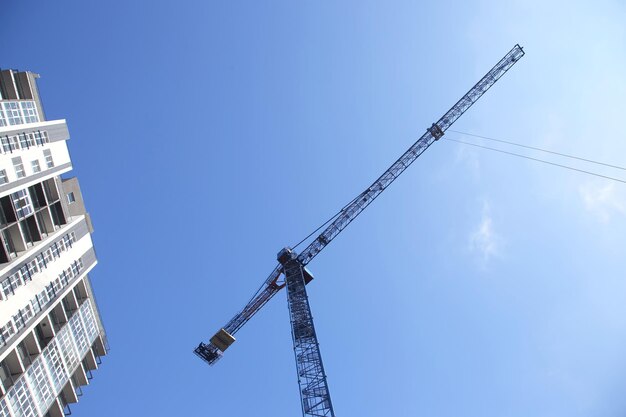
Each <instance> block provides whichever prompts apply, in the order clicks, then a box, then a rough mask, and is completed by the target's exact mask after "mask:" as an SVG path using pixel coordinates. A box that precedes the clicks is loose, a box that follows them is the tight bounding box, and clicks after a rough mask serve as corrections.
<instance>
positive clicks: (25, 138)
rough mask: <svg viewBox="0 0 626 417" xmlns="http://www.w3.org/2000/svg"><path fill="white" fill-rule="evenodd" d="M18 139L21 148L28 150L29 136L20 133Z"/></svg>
mask: <svg viewBox="0 0 626 417" xmlns="http://www.w3.org/2000/svg"><path fill="white" fill-rule="evenodd" d="M18 137H19V141H20V148H22V149H28V148H29V146H28V135H27V134H26V133H20V134H19V136H18Z"/></svg>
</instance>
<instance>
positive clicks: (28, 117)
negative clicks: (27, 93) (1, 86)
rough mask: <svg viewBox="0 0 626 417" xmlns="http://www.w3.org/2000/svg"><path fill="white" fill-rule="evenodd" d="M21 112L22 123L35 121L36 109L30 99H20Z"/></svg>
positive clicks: (36, 119)
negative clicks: (22, 116)
mask: <svg viewBox="0 0 626 417" xmlns="http://www.w3.org/2000/svg"><path fill="white" fill-rule="evenodd" d="M21 104H22V114H23V115H24V123H37V122H38V121H39V117H37V109H36V108H35V103H33V102H32V101H22V102H21Z"/></svg>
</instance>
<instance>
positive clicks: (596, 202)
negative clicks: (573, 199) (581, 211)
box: [578, 183, 626, 223]
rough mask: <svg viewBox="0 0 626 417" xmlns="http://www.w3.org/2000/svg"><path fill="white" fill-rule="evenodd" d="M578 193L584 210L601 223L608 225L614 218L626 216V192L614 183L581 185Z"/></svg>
mask: <svg viewBox="0 0 626 417" xmlns="http://www.w3.org/2000/svg"><path fill="white" fill-rule="evenodd" d="M578 191H579V193H580V196H581V198H582V199H583V202H584V204H585V208H586V209H587V210H588V211H589V212H590V213H592V214H593V215H594V216H596V217H597V218H598V219H599V220H600V221H601V222H603V223H609V222H610V221H611V219H612V218H613V217H614V216H615V215H618V216H626V192H625V191H623V189H622V188H617V187H616V186H615V183H606V184H603V185H600V186H598V185H595V184H592V183H587V184H583V185H582V186H580V188H579V190H578Z"/></svg>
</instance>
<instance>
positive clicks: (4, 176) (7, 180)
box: [0, 169, 9, 184]
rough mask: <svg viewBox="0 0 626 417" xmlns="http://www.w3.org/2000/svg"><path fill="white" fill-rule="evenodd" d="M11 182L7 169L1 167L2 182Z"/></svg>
mask: <svg viewBox="0 0 626 417" xmlns="http://www.w3.org/2000/svg"><path fill="white" fill-rule="evenodd" d="M7 182H9V177H7V171H6V169H0V184H6V183H7Z"/></svg>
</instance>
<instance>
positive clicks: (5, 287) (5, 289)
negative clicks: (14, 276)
mask: <svg viewBox="0 0 626 417" xmlns="http://www.w3.org/2000/svg"><path fill="white" fill-rule="evenodd" d="M2 294H4V298H5V299H6V298H7V297H8V296H9V294H13V289H12V288H11V280H10V279H9V278H7V279H5V280H4V281H2Z"/></svg>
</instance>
